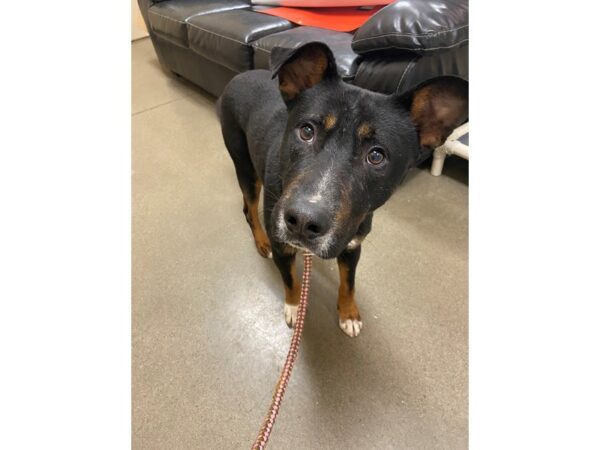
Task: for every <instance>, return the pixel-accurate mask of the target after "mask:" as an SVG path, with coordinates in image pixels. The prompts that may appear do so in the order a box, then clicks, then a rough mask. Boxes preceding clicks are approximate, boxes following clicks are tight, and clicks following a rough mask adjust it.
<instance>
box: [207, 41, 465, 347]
mask: <svg viewBox="0 0 600 450" xmlns="http://www.w3.org/2000/svg"><path fill="white" fill-rule="evenodd" d="M271 68H272V72H269V71H266V70H251V71H248V72H244V73H241V74H239V75H237V76H235V77H234V78H233V79H232V80H231V81H230V82H229V84H228V85H227V86H226V88H225V90H224V91H223V93H222V95H221V97H220V98H219V100H218V102H217V112H218V115H219V118H220V121H221V129H222V134H223V139H224V142H225V146H226V147H227V150H228V152H229V155H230V156H231V159H232V160H233V164H234V166H235V172H236V175H237V179H238V183H239V186H240V188H241V190H242V197H243V202H244V207H243V212H244V216H245V217H246V221H247V222H248V225H249V226H250V229H251V231H252V234H253V236H254V242H255V244H256V248H257V250H258V253H259V254H260V255H261V256H263V257H265V258H268V257H272V258H273V261H274V262H275V265H276V266H277V268H278V269H279V272H280V273H281V277H282V278H283V283H284V288H285V306H284V317H285V321H286V323H287V324H288V326H290V327H293V326H294V325H295V322H296V315H297V309H298V304H299V300H300V281H299V280H298V279H297V277H296V272H295V267H294V261H295V255H296V252H297V251H298V250H303V251H308V252H311V253H313V254H314V255H316V256H318V257H320V258H324V259H329V258H337V262H338V267H339V276H340V285H339V293H338V299H337V310H338V316H339V326H340V328H341V329H342V330H343V331H344V333H346V334H347V335H348V336H351V337H355V336H358V334H359V333H360V331H361V329H362V326H363V323H362V320H361V316H360V313H359V310H358V307H357V305H356V301H355V298H354V292H355V288H354V280H355V273H356V266H357V263H358V260H359V258H360V254H361V242H362V241H363V239H364V238H365V237H366V236H367V234H368V233H369V232H370V231H371V223H372V219H373V212H374V211H375V210H376V209H377V208H379V207H380V206H382V205H383V204H384V203H385V202H386V201H387V200H388V199H389V198H390V196H391V195H392V193H393V192H394V190H395V189H396V187H397V186H398V185H399V184H400V183H401V182H402V180H403V179H404V178H405V176H406V174H407V172H408V171H409V169H410V168H411V167H414V166H415V164H416V163H417V162H418V161H419V160H420V158H421V156H422V155H423V152H424V151H425V150H426V149H430V150H431V149H433V148H435V147H437V146H439V145H441V144H442V143H443V142H444V141H445V139H446V138H447V137H448V135H449V134H450V133H451V132H452V130H453V129H454V128H456V127H457V126H458V125H460V124H461V123H463V122H464V121H465V120H466V119H467V114H468V112H467V110H468V89H467V86H466V83H465V82H464V81H462V80H458V79H455V78H451V77H445V78H439V79H436V80H433V81H431V82H429V83H426V84H424V85H422V86H419V87H418V88H417V89H415V90H414V91H412V92H410V93H409V94H405V95H383V94H379V93H375V92H371V91H368V90H366V89H362V88H359V87H356V86H353V85H351V84H348V83H346V82H344V81H342V80H341V78H340V76H339V75H338V73H337V69H336V64H335V59H334V56H333V54H332V52H331V50H330V49H329V47H327V45H325V44H323V43H319V42H311V43H307V44H305V45H302V46H299V47H298V48H295V49H281V48H276V49H274V50H273V52H272V54H271ZM261 188H262V189H263V191H264V197H263V212H264V215H263V217H264V222H265V223H264V225H265V229H266V232H265V229H263V227H262V226H261V223H260V219H259V212H258V204H259V196H260V192H261Z"/></svg>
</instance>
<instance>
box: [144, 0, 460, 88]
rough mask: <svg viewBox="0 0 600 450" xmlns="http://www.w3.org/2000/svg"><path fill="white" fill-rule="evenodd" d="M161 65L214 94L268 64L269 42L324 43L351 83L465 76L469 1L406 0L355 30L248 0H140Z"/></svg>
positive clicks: (396, 83)
mask: <svg viewBox="0 0 600 450" xmlns="http://www.w3.org/2000/svg"><path fill="white" fill-rule="evenodd" d="M138 2H139V5H140V9H141V11H142V15H143V17H144V20H145V21H146V25H147V27H148V31H149V32H150V37H151V39H152V43H153V44H154V49H155V50H156V54H157V55H158V59H159V60H160V62H161V64H163V65H164V66H166V67H167V68H168V69H170V70H172V71H173V72H175V73H176V74H178V75H180V76H182V77H184V78H186V79H188V80H190V81H192V82H193V83H195V84H197V85H198V86H200V87H202V88H203V89H205V90H206V91H208V92H210V93H211V94H213V95H215V96H218V95H220V94H221V92H222V90H223V88H224V87H225V85H226V84H227V83H228V82H229V80H230V79H231V78H232V77H233V76H235V75H236V74H238V73H240V72H244V71H246V70H250V69H268V68H269V56H270V53H271V50H272V49H273V48H274V47H286V48H294V47H296V46H299V45H301V44H303V43H306V42H310V41H322V42H325V43H326V44H328V45H329V47H330V48H331V49H332V51H333V53H334V54H335V57H336V62H337V65H338V71H339V73H340V74H341V76H342V77H343V78H344V79H345V80H346V81H348V82H351V83H354V84H356V85H358V86H361V87H364V88H367V89H371V90H374V91H378V92H382V93H388V94H389V93H393V92H397V93H402V92H405V91H407V90H410V89H411V88H414V87H415V86H417V85H418V84H420V83H422V82H424V81H426V80H429V79H431V78H435V77H439V76H455V77H459V78H461V79H463V80H465V81H467V80H468V30H469V25H468V19H469V16H468V14H469V12H468V1H467V0H437V1H424V0H403V1H397V2H394V3H392V4H390V5H388V6H386V7H385V8H383V9H381V10H380V11H379V12H378V13H376V14H374V15H373V16H372V17H371V18H370V19H369V20H368V21H367V22H366V23H365V24H364V25H363V26H362V27H361V28H359V29H358V30H356V32H354V33H340V32H335V31H330V30H326V29H321V28H314V27H306V26H296V25H294V24H292V23H291V22H289V21H287V20H285V19H280V18H278V17H274V16H270V15H267V14H262V13H260V10H261V9H263V8H264V7H260V6H252V5H250V1H249V0H230V1H226V0H160V1H157V0H138Z"/></svg>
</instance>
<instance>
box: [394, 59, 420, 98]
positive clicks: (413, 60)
mask: <svg viewBox="0 0 600 450" xmlns="http://www.w3.org/2000/svg"><path fill="white" fill-rule="evenodd" d="M417 58H419V56H418V55H417V56H414V57H413V58H412V59H411V60H410V61H409V62H408V64H407V65H406V67H405V68H404V71H403V72H402V76H401V77H400V80H399V81H398V84H397V85H396V91H395V92H396V94H397V93H398V89H399V88H400V84H401V83H402V80H404V76H405V75H406V72H407V71H408V68H409V67H411V64H412V63H413V62H415V59H417Z"/></svg>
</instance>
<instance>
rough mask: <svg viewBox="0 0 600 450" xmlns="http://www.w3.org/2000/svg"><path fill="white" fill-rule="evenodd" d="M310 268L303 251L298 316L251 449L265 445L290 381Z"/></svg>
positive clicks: (258, 448) (296, 353)
mask: <svg viewBox="0 0 600 450" xmlns="http://www.w3.org/2000/svg"><path fill="white" fill-rule="evenodd" d="M311 268H312V254H310V253H304V271H303V272H302V287H301V291H300V305H299V306H298V316H297V318H296V325H295V326H294V334H293V336H292V342H291V343H290V350H289V351H288V355H287V358H286V360H285V364H284V365H283V370H282V371H281V375H280V376H279V381H278V382H277V386H276V388H275V394H274V395H273V400H272V401H271V406H270V408H269V412H268V413H267V416H266V417H265V420H264V422H263V425H262V427H261V428H260V431H259V432H258V436H257V437H256V441H254V445H253V446H252V450H263V449H264V448H265V447H266V446H267V441H268V440H269V436H270V434H271V431H272V430H273V426H274V425H275V419H276V418H277V413H278V412H279V408H280V406H281V401H282V400H283V394H285V388H286V387H287V385H288V381H290V375H291V374H292V368H293V367H294V361H296V355H298V348H299V347H300V339H301V338H302V329H303V328H304V317H305V316H306V306H307V303H308V289H309V287H310V271H311Z"/></svg>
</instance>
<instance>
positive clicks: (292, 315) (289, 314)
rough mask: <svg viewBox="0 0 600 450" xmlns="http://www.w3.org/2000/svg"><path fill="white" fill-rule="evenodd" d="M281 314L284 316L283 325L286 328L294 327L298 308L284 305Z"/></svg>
mask: <svg viewBox="0 0 600 450" xmlns="http://www.w3.org/2000/svg"><path fill="white" fill-rule="evenodd" d="M283 314H284V315H285V323H287V326H288V327H290V328H291V327H293V326H294V325H296V318H297V317H298V306H294V305H288V304H287V303H286V304H285V306H284V308H283Z"/></svg>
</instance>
